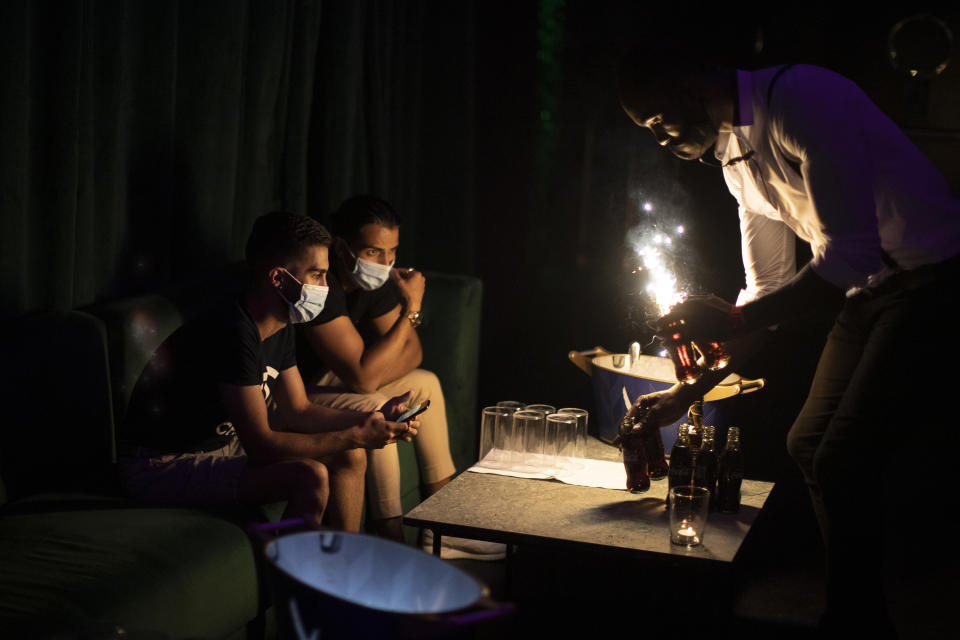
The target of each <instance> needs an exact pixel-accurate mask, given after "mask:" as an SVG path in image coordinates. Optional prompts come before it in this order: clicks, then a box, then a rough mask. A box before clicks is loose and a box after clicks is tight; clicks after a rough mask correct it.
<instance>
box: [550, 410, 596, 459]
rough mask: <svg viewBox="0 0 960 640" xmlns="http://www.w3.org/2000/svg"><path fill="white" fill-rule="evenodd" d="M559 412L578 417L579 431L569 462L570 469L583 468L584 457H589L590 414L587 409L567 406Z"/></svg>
mask: <svg viewBox="0 0 960 640" xmlns="http://www.w3.org/2000/svg"><path fill="white" fill-rule="evenodd" d="M557 413H565V414H568V415H571V416H576V417H577V433H576V439H575V441H574V443H573V455H572V456H571V458H570V461H569V462H568V463H567V468H568V469H583V462H581V461H582V460H583V459H585V458H586V457H587V419H588V418H589V416H590V414H589V413H588V412H587V410H586V409H577V408H574V407H566V408H564V409H560V410H559V411H557Z"/></svg>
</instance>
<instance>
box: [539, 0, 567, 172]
mask: <svg viewBox="0 0 960 640" xmlns="http://www.w3.org/2000/svg"><path fill="white" fill-rule="evenodd" d="M565 6H566V0H540V2H539V3H538V5H537V56H536V57H537V101H538V106H539V114H540V123H539V131H538V135H537V150H536V153H537V158H536V167H537V174H538V176H537V177H538V180H537V182H538V186H539V188H540V189H543V188H544V187H545V185H546V183H547V182H548V178H549V176H550V174H551V173H552V170H553V166H554V160H555V158H556V152H557V120H558V117H559V113H560V94H561V92H562V89H563V73H562V67H561V63H560V60H561V57H562V53H563V20H564V10H565Z"/></svg>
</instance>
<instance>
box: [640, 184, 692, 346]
mask: <svg viewBox="0 0 960 640" xmlns="http://www.w3.org/2000/svg"><path fill="white" fill-rule="evenodd" d="M642 208H643V211H645V212H647V213H650V212H652V210H653V206H652V205H651V204H650V203H649V202H645V203H643V206H642ZM685 232H686V229H685V228H684V227H683V226H682V225H678V226H677V227H676V229H675V233H674V235H671V234H668V233H665V232H663V231H660V230H656V229H655V230H653V231H641V229H640V228H637V229H636V230H635V231H634V232H633V233H631V246H632V248H633V250H634V251H635V252H636V255H637V257H638V258H639V259H640V264H639V265H638V266H637V268H636V270H635V271H634V273H637V274H642V276H641V277H643V278H645V279H646V285H645V289H646V293H647V295H649V296H650V298H651V299H652V301H653V302H654V304H655V305H656V307H657V311H658V313H659V315H660V316H664V315H666V314H667V313H669V312H670V309H671V308H673V307H674V306H676V305H677V304H679V303H681V302H683V301H684V299H685V298H686V297H687V292H686V291H685V290H684V289H683V288H681V287H680V286H679V285H678V279H677V275H676V273H674V271H673V265H672V263H673V259H672V258H673V253H674V251H675V250H676V248H677V247H676V245H675V238H677V239H679V236H682V235H683V234H684V233H685ZM661 355H665V353H661Z"/></svg>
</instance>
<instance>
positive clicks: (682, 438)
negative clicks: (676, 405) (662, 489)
mask: <svg viewBox="0 0 960 640" xmlns="http://www.w3.org/2000/svg"><path fill="white" fill-rule="evenodd" d="M687 427H688V425H687V424H686V423H684V424H681V425H680V426H679V427H678V428H677V440H676V442H674V443H673V448H672V449H671V450H670V472H669V473H668V474H667V491H668V492H669V490H670V489H673V488H674V487H676V486H680V485H684V484H690V480H691V479H692V477H693V452H692V451H691V449H690V432H689V431H688V429H687ZM668 495H669V493H668Z"/></svg>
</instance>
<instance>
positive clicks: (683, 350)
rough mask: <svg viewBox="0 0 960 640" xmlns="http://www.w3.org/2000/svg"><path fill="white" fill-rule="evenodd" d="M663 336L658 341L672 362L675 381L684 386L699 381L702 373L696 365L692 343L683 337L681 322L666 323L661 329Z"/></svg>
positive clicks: (678, 320)
mask: <svg viewBox="0 0 960 640" xmlns="http://www.w3.org/2000/svg"><path fill="white" fill-rule="evenodd" d="M663 331H664V334H663V337H662V338H661V339H660V341H661V342H662V343H663V347H664V349H666V350H667V353H668V354H670V359H671V360H673V369H674V373H675V374H676V376H677V380H679V381H680V382H682V383H684V384H693V383H694V382H696V381H697V380H699V379H700V376H701V374H702V373H703V372H702V371H701V370H700V365H698V364H697V353H696V351H695V350H694V347H693V342H691V341H690V340H688V339H687V338H686V336H685V335H684V330H683V320H682V319H677V320H674V321H672V322H668V323H667V324H666V326H665V327H664V329H663Z"/></svg>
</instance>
